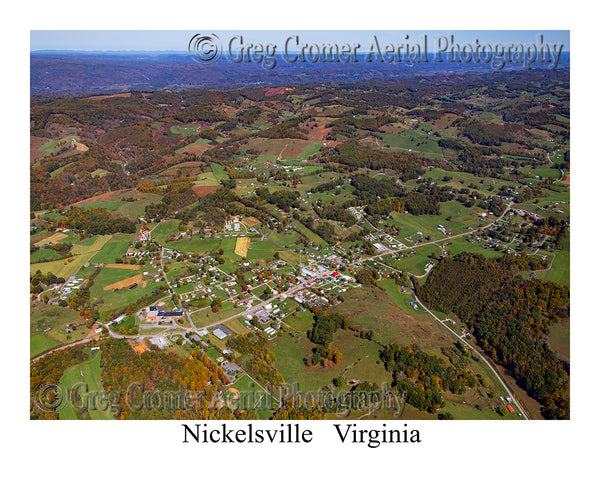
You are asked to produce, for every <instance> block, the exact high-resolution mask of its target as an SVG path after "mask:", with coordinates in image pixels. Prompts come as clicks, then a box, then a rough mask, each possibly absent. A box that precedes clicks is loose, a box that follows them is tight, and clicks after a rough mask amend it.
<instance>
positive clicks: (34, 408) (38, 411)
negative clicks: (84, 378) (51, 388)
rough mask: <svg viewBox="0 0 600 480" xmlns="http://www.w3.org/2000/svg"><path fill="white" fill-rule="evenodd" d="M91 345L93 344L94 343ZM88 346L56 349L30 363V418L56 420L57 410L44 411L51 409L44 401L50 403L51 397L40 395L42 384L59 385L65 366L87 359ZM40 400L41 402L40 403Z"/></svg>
mask: <svg viewBox="0 0 600 480" xmlns="http://www.w3.org/2000/svg"><path fill="white" fill-rule="evenodd" d="M91 345H94V343H92V344H91ZM89 346H90V345H75V346H73V347H70V348H67V349H64V350H58V351H56V352H53V353H52V354H50V355H46V356H45V357H42V358H40V359H38V360H37V361H35V362H31V363H30V367H29V391H30V397H29V418H30V419H31V420H58V411H49V412H48V411H44V410H51V409H50V408H48V405H46V403H47V402H48V400H50V402H48V403H50V404H51V403H52V399H50V398H47V397H45V396H44V395H42V397H40V394H43V386H44V385H60V379H61V378H62V376H63V373H65V370H66V369H67V368H69V367H72V366H73V365H77V364H79V363H81V362H84V361H86V360H87V354H86V353H85V349H86V348H87V347H89ZM57 394H60V392H57ZM44 400H45V401H44ZM40 401H42V402H43V403H42V404H40ZM61 404H62V403H61ZM40 407H41V408H40Z"/></svg>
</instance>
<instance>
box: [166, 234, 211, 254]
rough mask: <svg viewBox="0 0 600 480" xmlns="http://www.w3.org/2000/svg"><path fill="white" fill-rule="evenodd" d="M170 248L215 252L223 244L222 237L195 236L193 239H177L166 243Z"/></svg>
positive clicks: (183, 250) (184, 250)
mask: <svg viewBox="0 0 600 480" xmlns="http://www.w3.org/2000/svg"><path fill="white" fill-rule="evenodd" d="M165 245H166V246H167V247H169V248H176V249H177V250H180V251H182V252H199V253H206V252H214V251H215V250H218V249H219V246H220V245H221V239H220V238H211V237H208V238H200V237H193V238H192V239H190V240H188V239H183V240H177V241H176V242H168V243H166V244H165Z"/></svg>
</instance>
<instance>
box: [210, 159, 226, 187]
mask: <svg viewBox="0 0 600 480" xmlns="http://www.w3.org/2000/svg"><path fill="white" fill-rule="evenodd" d="M210 168H211V170H212V172H213V175H214V176H215V179H216V180H217V182H219V183H221V182H222V181H223V180H229V175H227V174H226V173H225V167H223V165H221V164H219V163H214V162H213V163H211V164H210Z"/></svg>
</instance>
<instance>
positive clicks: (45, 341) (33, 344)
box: [29, 333, 60, 357]
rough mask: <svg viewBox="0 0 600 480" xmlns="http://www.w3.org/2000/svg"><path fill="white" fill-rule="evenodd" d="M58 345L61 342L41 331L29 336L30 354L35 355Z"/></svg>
mask: <svg viewBox="0 0 600 480" xmlns="http://www.w3.org/2000/svg"><path fill="white" fill-rule="evenodd" d="M57 345H60V342H58V341H56V340H54V339H53V338H49V337H47V336H45V335H42V334H40V333H36V334H34V335H32V336H31V337H30V338H29V356H30V357H35V356H36V355H39V354H40V353H43V352H45V351H46V350H50V349H51V348H54V347H56V346H57Z"/></svg>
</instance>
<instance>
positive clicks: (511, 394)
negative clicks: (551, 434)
mask: <svg viewBox="0 0 600 480" xmlns="http://www.w3.org/2000/svg"><path fill="white" fill-rule="evenodd" d="M413 294H414V295H415V300H416V301H417V302H419V305H421V307H423V308H424V309H425V310H426V311H427V313H429V315H431V316H432V317H433V318H435V319H436V320H437V321H438V322H439V323H440V324H441V325H443V326H444V328H446V329H447V330H448V331H449V332H451V333H452V335H454V336H455V337H456V338H458V340H459V341H460V342H462V343H463V344H464V345H465V346H467V348H469V349H470V350H471V351H472V352H474V353H475V354H477V355H478V356H479V358H481V359H482V360H483V361H484V362H485V364H486V365H487V366H488V367H489V368H490V370H491V371H492V372H494V375H496V378H497V379H498V380H499V382H500V383H501V384H502V386H503V387H504V389H505V390H506V393H508V396H509V397H510V398H512V401H513V403H514V404H515V406H516V407H517V409H518V410H519V412H521V414H522V415H523V417H524V418H525V419H527V420H530V418H529V416H528V415H527V413H525V410H523V409H522V408H521V405H520V404H519V403H518V402H517V399H516V398H515V396H514V394H513V393H512V392H511V391H510V390H509V388H508V386H507V385H506V383H504V381H503V380H502V378H501V377H500V375H499V374H498V372H496V369H495V368H494V367H493V366H492V364H491V363H490V362H488V360H487V359H486V358H485V357H484V356H483V355H482V354H481V353H479V351H478V350H476V349H475V348H474V347H473V346H472V345H471V344H469V343H468V342H466V341H465V340H464V339H463V338H462V336H460V335H458V333H456V332H455V331H454V330H452V329H451V328H450V327H449V326H448V325H446V323H445V322H443V321H442V320H440V319H439V318H438V317H436V316H435V315H434V314H433V313H432V312H431V310H429V309H428V308H427V307H426V306H425V305H424V304H423V302H421V300H419V298H418V297H417V294H416V293H415V292H414V290H413Z"/></svg>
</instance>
